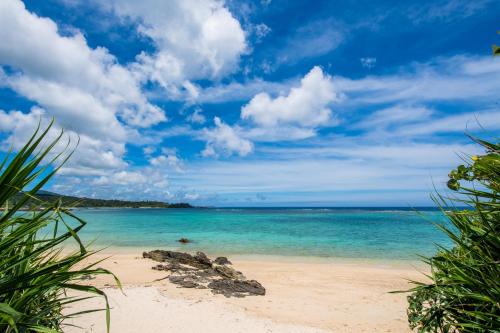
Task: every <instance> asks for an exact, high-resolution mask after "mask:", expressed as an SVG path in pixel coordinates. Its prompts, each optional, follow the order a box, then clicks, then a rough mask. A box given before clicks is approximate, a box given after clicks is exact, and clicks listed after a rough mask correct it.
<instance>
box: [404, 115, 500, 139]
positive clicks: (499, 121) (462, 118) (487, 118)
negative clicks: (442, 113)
mask: <svg viewBox="0 0 500 333" xmlns="http://www.w3.org/2000/svg"><path fill="white" fill-rule="evenodd" d="M498 130H500V110H496V109H492V110H482V111H478V112H466V113H462V114H455V115H451V116H447V117H439V118H435V119H433V120H432V121H426V122H420V123H417V124H408V125H406V126H401V127H400V128H398V129H397V132H396V133H395V134H396V135H398V134H399V135H407V136H417V135H429V134H437V133H453V132H455V133H457V132H458V133H460V132H463V133H465V132H469V133H471V132H472V131H481V132H483V131H486V133H485V134H486V135H487V132H488V131H492V132H493V133H494V132H497V131H498Z"/></svg>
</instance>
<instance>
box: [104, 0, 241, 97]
mask: <svg viewBox="0 0 500 333" xmlns="http://www.w3.org/2000/svg"><path fill="white" fill-rule="evenodd" d="M101 5H102V6H104V8H107V9H110V10H112V11H113V12H114V13H115V14H116V15H118V16H119V17H122V18H128V19H131V20H132V21H134V22H136V23H137V25H138V30H139V32H140V33H141V34H143V35H144V36H147V37H148V38H150V39H151V40H152V41H153V43H154V45H155V47H156V51H155V52H154V53H147V52H142V53H141V54H140V55H139V56H138V58H137V64H135V66H134V67H135V70H136V72H137V73H138V75H140V76H142V77H143V79H148V80H152V81H154V82H157V83H158V84H160V85H161V86H162V87H164V88H166V89H167V90H168V91H170V92H171V93H173V94H176V93H177V94H178V93H181V91H179V85H182V84H183V83H184V82H185V81H186V80H187V81H190V80H197V79H219V78H221V77H222V76H224V75H226V74H228V73H231V72H233V71H235V70H237V69H238V66H237V65H238V63H239V59H240V56H241V55H242V54H243V53H245V52H246V50H247V43H246V39H245V33H244V31H243V29H242V27H241V25H240V23H239V21H238V20H237V19H236V18H235V17H234V16H233V15H232V14H231V12H230V11H229V10H228V9H227V8H226V7H225V6H224V3H223V2H221V1H216V0H203V1H197V0H169V1H164V0H146V1H135V0H124V1H123V0H122V1H116V0H114V1H111V2H110V3H105V4H102V3H101ZM183 88H185V89H188V90H189V87H187V88H186V87H185V85H184V87H183ZM188 92H189V91H188Z"/></svg>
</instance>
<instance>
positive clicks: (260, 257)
mask: <svg viewBox="0 0 500 333" xmlns="http://www.w3.org/2000/svg"><path fill="white" fill-rule="evenodd" d="M92 247H93V250H96V251H98V252H97V255H102V256H115V255H131V256H142V253H143V252H149V251H153V250H170V251H179V252H188V253H191V254H195V253H196V252H198V251H201V252H204V253H205V254H206V255H207V256H209V257H211V258H216V257H228V258H233V259H235V260H238V261H250V262H252V261H253V262H262V261H263V262H289V263H299V264H300V263H324V264H347V265H349V264H352V265H359V264H361V265H363V264H369V265H387V266H394V267H401V266H403V267H404V266H412V267H413V266H415V267H420V266H423V267H425V264H423V263H422V261H421V260H419V259H395V258H367V257H342V256H310V255H282V254H255V253H225V252H211V251H205V250H203V249H193V248H186V247H184V246H183V245H179V246H176V247H147V246H144V247H136V246H109V247H102V248H100V247H98V246H91V247H90V248H92ZM78 249H79V248H78V247H76V246H68V245H65V246H64V252H66V251H74V250H78Z"/></svg>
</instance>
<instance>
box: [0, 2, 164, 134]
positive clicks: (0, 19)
mask: <svg viewBox="0 0 500 333" xmlns="http://www.w3.org/2000/svg"><path fill="white" fill-rule="evenodd" d="M0 40H2V43H0V65H4V66H5V65H7V66H10V67H11V68H13V69H14V70H16V73H15V74H14V75H6V74H4V75H3V76H4V77H3V81H4V85H6V86H8V87H10V88H12V89H14V90H16V91H17V92H18V93H20V94H21V95H23V96H26V97H27V98H29V99H31V100H34V101H35V102H37V103H39V104H40V105H41V106H43V107H45V108H46V109H47V111H48V112H50V113H51V114H53V115H55V116H57V118H58V121H59V122H60V123H61V124H62V125H63V126H65V127H66V126H72V128H75V129H76V130H78V132H79V133H88V132H89V131H93V132H94V133H89V134H91V135H94V134H95V133H97V132H98V133H99V134H100V135H104V136H107V135H122V136H124V134H125V132H124V130H123V128H122V126H121V125H120V122H119V120H118V119H117V118H118V117H120V118H121V119H123V120H124V121H125V122H126V123H128V124H130V125H133V126H150V125H153V124H156V123H158V122H161V121H163V120H165V116H164V114H163V111H162V110H161V109H159V108H158V107H156V106H154V105H152V104H150V103H149V102H148V101H147V99H146V98H145V96H144V95H143V94H142V92H141V89H140V86H139V82H138V81H137V80H136V79H135V78H134V76H133V75H132V73H131V72H130V71H129V70H128V69H127V68H125V67H123V66H121V65H119V64H118V63H117V61H116V59H115V57H114V56H112V55H111V54H110V53H109V52H108V51H107V50H106V49H105V48H100V47H98V48H95V49H92V48H90V47H89V46H88V45H87V42H86V40H85V37H84V36H83V35H82V34H81V33H79V32H75V34H74V35H70V36H62V35H61V34H60V33H59V31H58V27H57V25H56V24H55V23H54V22H53V21H52V20H50V19H48V18H42V17H39V16H37V15H35V14H33V13H30V12H28V11H27V10H26V8H25V6H24V4H23V3H22V2H21V1H18V0H5V1H2V2H0Z"/></svg>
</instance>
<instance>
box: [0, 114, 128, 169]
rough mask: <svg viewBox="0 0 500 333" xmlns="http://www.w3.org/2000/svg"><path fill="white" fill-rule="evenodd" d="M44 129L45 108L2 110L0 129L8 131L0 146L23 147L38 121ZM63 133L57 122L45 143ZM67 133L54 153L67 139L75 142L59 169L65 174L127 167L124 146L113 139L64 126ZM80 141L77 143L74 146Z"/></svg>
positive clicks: (61, 148)
mask: <svg viewBox="0 0 500 333" xmlns="http://www.w3.org/2000/svg"><path fill="white" fill-rule="evenodd" d="M39 123H41V127H42V128H45V127H46V126H47V125H48V120H47V117H46V111H45V110H43V109H40V108H37V107H34V108H32V109H31V111H30V112H29V113H23V112H20V111H10V112H5V111H2V110H0V132H4V133H6V134H7V136H6V137H5V139H4V140H3V141H2V145H0V149H2V150H7V149H8V148H9V147H10V146H12V147H13V148H14V149H16V150H18V149H20V148H21V147H22V146H23V145H24V144H25V143H26V142H27V140H28V139H29V137H30V136H31V135H32V133H33V132H34V130H35V128H36V127H37V126H38V124H39ZM60 132H61V127H60V126H59V125H58V124H55V125H53V127H52V129H51V131H50V132H49V133H48V135H47V138H46V140H45V141H46V142H47V143H48V142H50V141H52V140H54V139H55V138H56V137H57V136H58V135H59V133H60ZM65 133H66V135H65V136H64V137H63V138H62V140H61V141H60V142H59V144H58V145H57V146H56V148H55V150H54V154H56V153H58V152H61V151H63V150H64V149H65V145H66V143H67V142H68V140H71V141H72V145H71V146H70V147H69V148H68V149H69V150H67V152H69V151H71V150H72V149H75V148H76V153H75V154H73V156H72V158H71V159H70V160H69V161H68V162H67V163H66V164H65V165H64V167H63V168H62V169H61V170H60V172H59V173H60V174H64V175H69V174H73V175H103V174H105V173H108V172H110V171H112V170H115V169H123V168H125V167H127V163H126V162H124V161H123V156H124V154H125V145H124V144H123V143H121V142H116V141H114V140H110V139H106V138H103V139H95V138H93V137H91V136H88V135H86V134H77V133H75V132H74V131H72V130H68V129H65ZM77 142H78V146H75V145H76V143H77Z"/></svg>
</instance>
